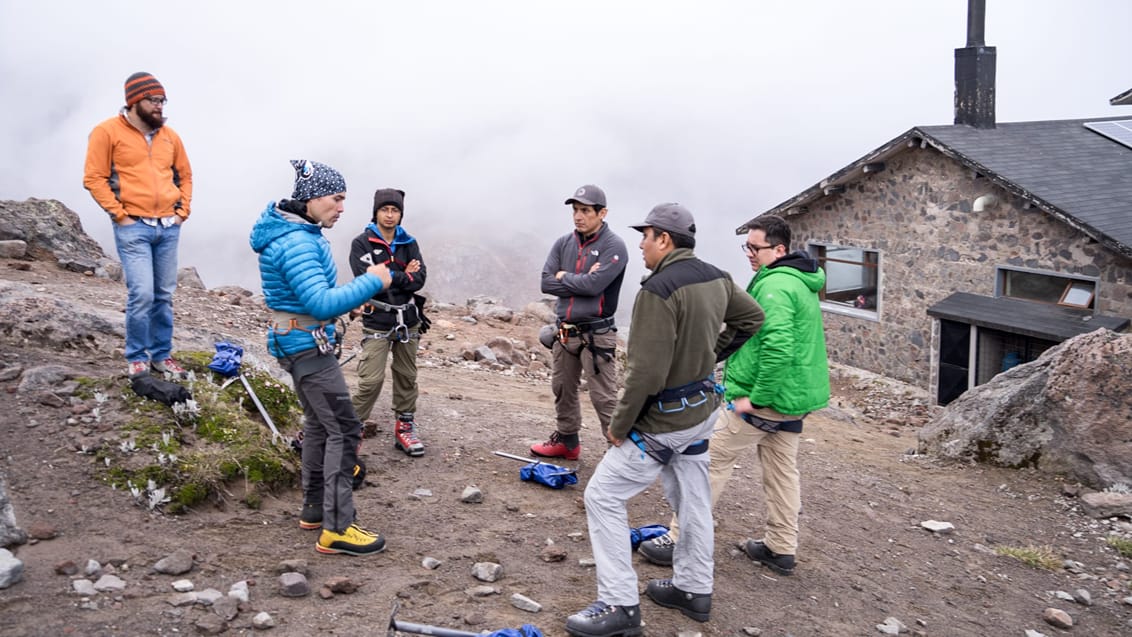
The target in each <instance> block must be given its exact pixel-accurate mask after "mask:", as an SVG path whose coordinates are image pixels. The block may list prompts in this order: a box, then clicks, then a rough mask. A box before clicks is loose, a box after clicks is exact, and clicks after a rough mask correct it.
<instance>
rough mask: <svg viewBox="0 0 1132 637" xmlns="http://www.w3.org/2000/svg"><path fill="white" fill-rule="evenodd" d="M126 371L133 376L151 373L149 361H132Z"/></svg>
mask: <svg viewBox="0 0 1132 637" xmlns="http://www.w3.org/2000/svg"><path fill="white" fill-rule="evenodd" d="M126 373H127V374H128V375H129V376H130V378H133V377H134V376H141V375H142V374H148V373H149V361H131V362H130V366H129V367H127V368H126Z"/></svg>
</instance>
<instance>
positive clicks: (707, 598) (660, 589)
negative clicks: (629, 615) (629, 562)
mask: <svg viewBox="0 0 1132 637" xmlns="http://www.w3.org/2000/svg"><path fill="white" fill-rule="evenodd" d="M645 595H648V597H649V599H651V600H652V601H654V602H656V603H657V604H660V605H661V606H664V607H665V608H675V609H676V610H678V611H680V612H681V613H684V615H685V616H687V617H691V618H692V619H694V620H696V621H698V622H706V621H707V620H708V617H710V616H711V593H689V592H687V591H682V590H680V589H679V588H676V587H675V586H674V585H673V584H672V580H670V579H654V580H649V585H648V588H646V589H645Z"/></svg>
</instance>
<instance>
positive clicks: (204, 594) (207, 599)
mask: <svg viewBox="0 0 1132 637" xmlns="http://www.w3.org/2000/svg"><path fill="white" fill-rule="evenodd" d="M221 597H224V593H221V592H220V591H218V590H216V589H215V588H206V589H204V590H203V591H200V592H199V593H197V603H198V604H200V605H202V606H212V604H213V602H215V601H216V600H218V599H220V598H221Z"/></svg>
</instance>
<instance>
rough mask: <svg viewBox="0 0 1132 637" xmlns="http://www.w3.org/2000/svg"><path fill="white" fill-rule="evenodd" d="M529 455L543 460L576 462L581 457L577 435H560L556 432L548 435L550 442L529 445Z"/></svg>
mask: <svg viewBox="0 0 1132 637" xmlns="http://www.w3.org/2000/svg"><path fill="white" fill-rule="evenodd" d="M571 445H573V446H571ZM531 453H533V454H534V455H536V456H542V457H543V458H563V459H565V460H577V459H578V456H580V455H582V446H581V445H580V444H578V434H560V433H558V432H557V431H556V432H554V433H552V434H550V440H547V441H546V442H540V443H538V444H537V445H531Z"/></svg>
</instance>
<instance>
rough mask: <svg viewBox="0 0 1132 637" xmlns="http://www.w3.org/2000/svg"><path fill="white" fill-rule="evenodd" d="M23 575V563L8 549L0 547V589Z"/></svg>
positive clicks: (18, 579)
mask: <svg viewBox="0 0 1132 637" xmlns="http://www.w3.org/2000/svg"><path fill="white" fill-rule="evenodd" d="M23 577H24V563H23V562H22V561H20V558H18V557H16V556H15V555H12V552H11V551H9V550H8V549H0V589H3V588H8V587H9V586H11V585H12V584H15V583H16V582H18V581H20V580H21V579H23Z"/></svg>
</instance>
